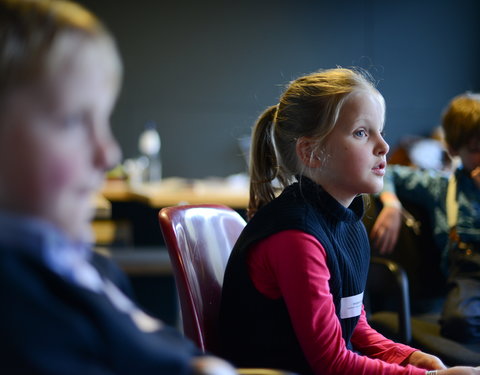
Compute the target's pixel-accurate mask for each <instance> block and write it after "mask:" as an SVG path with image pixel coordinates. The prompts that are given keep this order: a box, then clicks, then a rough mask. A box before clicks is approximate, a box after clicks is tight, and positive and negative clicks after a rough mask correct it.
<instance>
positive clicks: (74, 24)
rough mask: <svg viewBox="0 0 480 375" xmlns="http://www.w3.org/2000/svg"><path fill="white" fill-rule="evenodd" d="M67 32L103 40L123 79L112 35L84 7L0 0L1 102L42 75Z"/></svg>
mask: <svg viewBox="0 0 480 375" xmlns="http://www.w3.org/2000/svg"><path fill="white" fill-rule="evenodd" d="M67 33H71V34H73V35H77V36H81V37H84V38H85V39H86V40H95V41H101V42H102V45H103V46H106V47H107V48H108V49H109V50H110V51H109V59H110V60H111V61H109V63H110V65H112V67H113V68H114V70H115V72H114V73H116V75H117V76H118V78H120V76H121V72H122V65H121V60H120V56H119V54H118V51H117V49H116V46H115V43H114V40H113V38H112V37H111V34H110V33H109V32H108V31H107V29H106V28H105V27H104V25H103V24H102V23H101V22H100V20H99V19H97V18H96V17H95V16H94V15H93V14H92V13H91V12H89V11H88V10H86V9H85V8H83V7H82V6H80V5H78V4H76V3H74V2H71V1H67V0H0V104H1V103H3V100H4V98H5V96H6V95H7V94H8V92H9V90H11V89H12V88H15V87H18V86H21V85H25V84H27V85H28V84H31V83H33V82H35V81H37V80H39V79H41V78H42V77H43V75H44V74H45V72H46V71H47V70H48V69H49V67H48V64H49V59H50V57H51V56H50V55H51V54H52V53H53V52H52V49H54V46H55V43H56V41H57V40H58V39H59V38H60V37H61V36H64V35H65V34H67Z"/></svg>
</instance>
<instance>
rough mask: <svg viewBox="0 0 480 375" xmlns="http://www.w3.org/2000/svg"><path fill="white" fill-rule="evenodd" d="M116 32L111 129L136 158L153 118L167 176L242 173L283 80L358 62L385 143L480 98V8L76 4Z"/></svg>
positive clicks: (258, 0) (155, 0)
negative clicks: (120, 74) (371, 90)
mask: <svg viewBox="0 0 480 375" xmlns="http://www.w3.org/2000/svg"><path fill="white" fill-rule="evenodd" d="M81 3H83V4H85V5H86V6H87V7H89V8H90V9H92V10H93V11H95V12H96V13H97V14H98V15H99V16H100V17H101V18H102V19H103V20H104V21H105V23H106V24H107V25H108V26H109V28H110V29H111V30H112V31H113V33H114V34H115V36H116V38H117V40H118V44H119V47H120V50H121V53H122V56H123V58H124V63H125V78H124V84H123V90H122V93H121V96H120V98H119V101H118V104H117V107H116V110H115V113H114V115H113V118H112V124H113V128H114V131H115V134H116V135H117V137H118V139H119V141H120V143H121V145H122V147H123V150H124V156H125V157H132V156H137V139H138V135H139V133H140V131H141V129H142V126H143V123H144V122H145V121H147V120H150V119H152V120H155V121H157V123H158V124H159V128H160V133H161V137H162V142H163V144H162V158H163V164H164V175H165V176H173V175H177V176H184V177H205V176H210V175H217V176H225V175H228V174H231V173H237V172H241V171H244V170H245V162H244V159H243V158H242V156H241V152H240V149H239V147H238V138H240V137H241V136H244V135H246V134H249V132H250V129H251V126H252V125H253V122H254V121H255V119H256V117H257V116H258V115H259V114H260V113H261V112H262V111H263V109H264V108H265V107H266V106H268V105H272V104H275V103H276V102H277V99H278V96H279V94H280V92H281V90H282V87H283V85H284V84H286V83H287V82H288V81H290V80H291V79H294V78H296V77H297V76H299V75H301V74H304V73H309V72H311V71H314V70H317V69H320V68H330V67H334V66H336V65H341V66H344V67H348V66H361V67H364V68H367V69H369V71H370V72H371V73H372V74H373V75H374V77H375V78H376V79H377V80H378V81H379V85H378V87H379V89H380V91H381V92H382V93H383V94H384V96H385V99H386V102H387V125H386V126H387V127H386V131H387V140H388V141H389V142H390V143H391V144H392V145H394V144H395V143H396V142H397V141H398V140H399V139H400V137H402V135H405V134H427V133H429V132H430V130H431V129H432V128H433V127H434V126H436V125H437V124H438V122H439V118H440V112H441V110H442V108H443V107H444V106H445V105H446V104H447V102H448V101H449V99H450V98H451V97H452V96H454V95H457V94H459V93H461V92H463V91H466V90H480V69H479V66H480V43H479V42H480V40H479V39H480V22H478V15H479V14H480V2H479V1H477V0H450V1H441V0H424V1H413V0H406V1H393V0H392V1H384V0H364V1H357V0H350V1H348V0H344V1H341V0H337V1H334V0H332V1H313V0H310V1H309V0H290V1H287V0H275V1H273V0H236V1H233V0H232V1H218V0H215V1H208V0H206V1H198V0H179V1H160V0H135V1H123V0H81Z"/></svg>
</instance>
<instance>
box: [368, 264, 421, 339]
mask: <svg viewBox="0 0 480 375" xmlns="http://www.w3.org/2000/svg"><path fill="white" fill-rule="evenodd" d="M367 285H368V289H369V290H372V291H374V292H377V293H381V294H384V295H386V294H389V295H398V296H399V298H400V300H399V309H398V311H397V313H398V327H399V330H400V332H399V336H400V339H401V341H402V342H404V343H409V342H411V340H412V326H411V321H410V319H411V315H410V293H409V291H408V277H407V273H406V272H405V270H404V269H403V268H402V267H401V266H400V265H399V264H398V263H395V262H393V261H391V260H389V259H385V258H380V257H372V258H371V260H370V270H369V274H368V284H367Z"/></svg>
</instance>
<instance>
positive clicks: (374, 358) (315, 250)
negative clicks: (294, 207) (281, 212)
mask: <svg viewBox="0 0 480 375" xmlns="http://www.w3.org/2000/svg"><path fill="white" fill-rule="evenodd" d="M292 249H294V250H292ZM248 266H249V274H250V277H251V279H252V281H253V284H254V285H255V287H256V288H257V290H258V291H260V292H261V293H262V294H264V295H265V296H266V297H268V298H272V299H274V298H280V297H283V298H284V300H285V303H286V305H287V308H288V312H289V314H290V317H291V320H292V325H293V328H294V330H295V333H296V335H297V338H298V340H299V342H300V345H301V347H302V349H303V351H304V353H305V356H306V358H307V360H308V362H309V363H310V365H311V367H312V368H313V370H314V372H315V374H323V375H325V374H347V373H350V374H358V375H360V374H365V375H366V374H411V375H417V374H418V375H425V372H426V371H425V370H424V369H419V368H417V367H414V366H411V365H408V366H406V367H403V366H400V365H399V364H400V363H402V362H403V361H404V360H405V359H406V358H407V357H408V356H409V355H410V354H411V353H412V352H413V351H415V349H413V348H411V347H409V346H406V345H402V344H397V343H394V342H393V341H391V340H389V339H386V338H385V337H384V336H382V335H381V334H379V333H378V332H376V331H375V330H374V329H372V328H371V327H370V326H369V324H368V322H367V319H366V316H365V311H364V309H363V308H362V312H361V315H360V319H359V321H358V324H357V326H356V328H355V331H354V332H353V335H352V338H351V343H352V345H353V346H354V348H355V350H357V351H359V352H360V353H362V354H363V355H359V354H357V353H355V352H353V351H350V350H348V349H347V348H346V346H345V341H344V339H343V337H342V331H341V326H340V322H339V320H338V318H337V316H336V315H335V305H334V303H333V297H332V295H331V293H330V289H329V284H328V280H329V278H330V271H329V269H328V267H327V263H326V253H325V250H324V249H323V247H322V245H321V244H320V243H319V242H318V240H317V239H316V238H315V237H313V236H311V235H309V234H307V233H304V232H301V231H298V230H287V231H283V232H279V233H276V234H274V235H272V236H270V237H268V238H266V239H264V240H262V241H260V242H258V243H256V244H255V245H254V246H253V247H252V249H251V251H250V252H249V258H248Z"/></svg>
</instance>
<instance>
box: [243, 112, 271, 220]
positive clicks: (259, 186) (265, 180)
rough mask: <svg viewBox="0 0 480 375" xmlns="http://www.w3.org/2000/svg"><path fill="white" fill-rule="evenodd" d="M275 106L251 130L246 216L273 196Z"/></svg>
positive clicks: (251, 214)
mask: <svg viewBox="0 0 480 375" xmlns="http://www.w3.org/2000/svg"><path fill="white" fill-rule="evenodd" d="M276 113H277V106H276V105H275V106H271V107H269V108H267V110H265V112H263V113H262V115H261V116H260V117H259V118H258V120H257V123H256V124H255V127H254V128H253V132H252V141H251V149H250V201H249V204H248V211H247V214H248V217H249V218H251V217H252V216H253V215H254V214H255V213H256V212H257V211H258V210H259V209H260V207H262V206H264V205H265V204H267V203H268V202H270V201H271V200H272V199H273V198H275V189H274V188H273V185H272V181H273V180H274V179H275V177H277V173H278V163H277V156H276V153H275V144H274V141H273V139H272V133H273V131H272V130H273V123H274V120H275V116H276Z"/></svg>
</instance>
